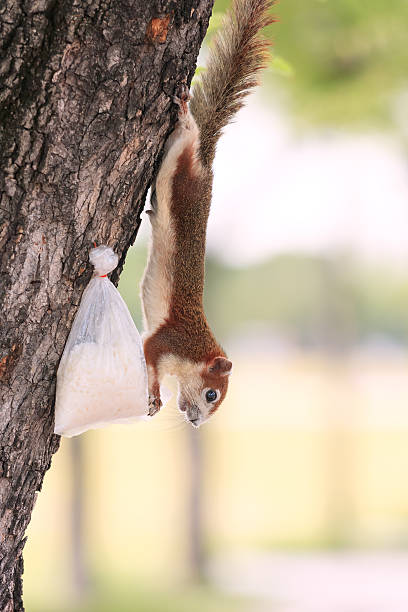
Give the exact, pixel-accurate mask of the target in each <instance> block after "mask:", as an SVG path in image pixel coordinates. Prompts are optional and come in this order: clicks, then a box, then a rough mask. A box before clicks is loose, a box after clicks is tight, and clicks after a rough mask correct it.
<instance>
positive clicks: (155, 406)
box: [147, 395, 162, 417]
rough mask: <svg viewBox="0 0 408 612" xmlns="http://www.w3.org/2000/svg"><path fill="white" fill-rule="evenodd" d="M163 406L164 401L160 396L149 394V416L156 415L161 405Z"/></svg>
mask: <svg viewBox="0 0 408 612" xmlns="http://www.w3.org/2000/svg"><path fill="white" fill-rule="evenodd" d="M161 406H162V401H161V399H160V398H159V397H155V396H154V395H149V411H148V413H147V414H148V416H151V417H152V416H154V415H155V414H157V412H159V410H160V407H161Z"/></svg>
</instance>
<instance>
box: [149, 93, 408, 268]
mask: <svg viewBox="0 0 408 612" xmlns="http://www.w3.org/2000/svg"><path fill="white" fill-rule="evenodd" d="M143 225H144V228H143V232H142V235H143V236H146V233H147V232H146V226H147V223H146V221H144V223H143ZM407 234H408V160H407V159H406V158H405V157H404V154H403V150H402V147H399V145H398V143H397V142H396V139H394V138H392V136H387V135H386V134H382V133H344V132H343V133H341V132H338V131H335V130H331V131H325V132H323V131H320V132H317V131H304V132H303V133H300V132H299V131H296V129H295V127H294V126H293V125H292V124H291V121H290V118H288V117H287V116H286V115H285V112H284V110H283V109H282V108H278V106H276V107H272V106H271V105H268V106H266V105H265V104H264V103H262V102H261V99H260V96H259V95H258V96H252V97H251V99H250V100H249V103H248V106H247V107H246V108H244V109H243V110H242V111H241V113H240V114H239V116H238V118H237V120H236V122H235V123H234V124H232V125H230V126H228V128H227V130H226V131H225V134H224V136H223V137H222V138H221V141H220V143H219V146H218V152H217V157H216V162H215V180H214V198H213V207H212V212H211V215H210V220H209V227H208V248H209V251H210V252H212V253H213V254H214V255H217V256H218V257H220V258H222V259H223V260H224V261H226V262H228V263H231V264H236V265H245V264H249V263H253V262H256V261H259V260H262V259H265V258H267V257H269V256H271V255H274V254H276V253H279V252H287V251H292V252H293V251H298V252H302V251H303V252H305V251H306V252H308V253H322V252H323V253H327V252H330V251H333V250H336V251H339V250H340V251H348V252H350V251H351V252H352V253H354V254H356V255H358V256H361V257H363V258H365V259H369V260H374V261H380V262H383V263H388V262H389V263H392V264H395V263H399V264H402V263H405V262H406V261H408V240H407Z"/></svg>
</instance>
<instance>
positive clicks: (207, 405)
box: [178, 355, 232, 427]
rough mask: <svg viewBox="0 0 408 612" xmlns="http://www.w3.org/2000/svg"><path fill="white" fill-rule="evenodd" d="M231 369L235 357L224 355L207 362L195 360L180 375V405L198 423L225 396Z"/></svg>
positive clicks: (199, 423)
mask: <svg viewBox="0 0 408 612" xmlns="http://www.w3.org/2000/svg"><path fill="white" fill-rule="evenodd" d="M231 369H232V363H231V361H229V359H227V358H226V357H224V356H221V355H220V356H217V357H214V358H213V359H211V361H209V362H207V363H205V364H202V363H201V364H194V365H193V364H191V368H189V371H188V372H185V375H182V376H179V377H178V378H179V395H178V407H179V409H180V410H181V412H184V413H185V415H186V418H187V420H188V421H189V422H190V423H191V424H192V425H193V426H194V427H199V426H200V425H201V424H202V423H204V422H205V421H207V420H208V418H209V417H210V416H211V415H212V414H214V412H215V411H216V410H217V409H218V406H219V405H220V404H221V402H222V401H223V400H224V398H225V396H226V394H227V389H228V378H229V375H230V374H231Z"/></svg>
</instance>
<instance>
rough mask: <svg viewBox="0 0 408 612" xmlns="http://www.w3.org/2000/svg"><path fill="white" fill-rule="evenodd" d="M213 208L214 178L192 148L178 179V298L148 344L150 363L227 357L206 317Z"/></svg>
mask: <svg viewBox="0 0 408 612" xmlns="http://www.w3.org/2000/svg"><path fill="white" fill-rule="evenodd" d="M210 202H211V175H210V171H208V170H207V169H204V168H203V167H202V166H201V164H200V163H194V157H193V149H192V146H188V147H186V148H185V149H184V150H183V152H182V153H181V155H180V157H179V159H178V164H177V169H176V172H175V174H174V178H173V186H172V199H171V210H172V213H173V214H172V217H173V219H174V222H175V234H176V248H175V253H174V260H173V262H172V270H173V273H174V277H173V286H172V289H173V293H172V296H171V300H170V308H169V314H168V317H167V319H166V322H165V323H163V325H161V326H160V327H159V328H158V330H157V331H156V332H155V333H154V334H153V335H152V336H151V337H150V338H148V339H147V341H146V342H145V355H146V361H147V363H148V364H149V365H157V361H158V359H159V358H160V356H161V355H163V354H166V353H171V354H173V355H177V356H178V357H181V358H186V359H190V360H191V361H193V362H196V363H199V362H200V361H204V362H209V361H211V360H212V359H213V358H214V357H217V356H218V355H222V356H225V353H224V351H223V350H222V348H221V347H220V346H219V344H218V343H217V342H216V340H215V338H214V336H213V334H212V332H211V330H210V328H209V326H208V323H207V320H206V318H205V314H204V311H203V290H204V257H205V235H206V227H207V219H208V212H209V207H210Z"/></svg>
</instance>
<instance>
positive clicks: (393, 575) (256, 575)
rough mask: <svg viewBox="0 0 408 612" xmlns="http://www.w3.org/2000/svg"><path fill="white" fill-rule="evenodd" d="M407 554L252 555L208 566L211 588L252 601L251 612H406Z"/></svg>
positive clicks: (407, 588)
mask: <svg viewBox="0 0 408 612" xmlns="http://www.w3.org/2000/svg"><path fill="white" fill-rule="evenodd" d="M407 567H408V554H407V553H403V552H393V553H384V552H382V553H381V552H374V553H361V552H358V553H355V552H354V553H353V552H336V553H313V554H310V553H305V554H302V555H299V554H293V553H285V554H253V553H249V554H247V555H239V556H234V557H232V558H230V559H228V560H227V559H223V560H218V561H217V562H213V563H212V565H211V575H212V578H213V580H214V583H215V584H217V585H218V586H219V587H220V588H221V589H222V590H224V591H227V592H230V593H234V594H236V595H238V594H239V595H241V596H242V595H245V597H247V598H248V597H252V598H257V599H258V601H257V602H256V603H255V602H254V603H252V604H249V606H250V612H390V611H391V610H392V612H406V610H407V609H408V584H407Z"/></svg>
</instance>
